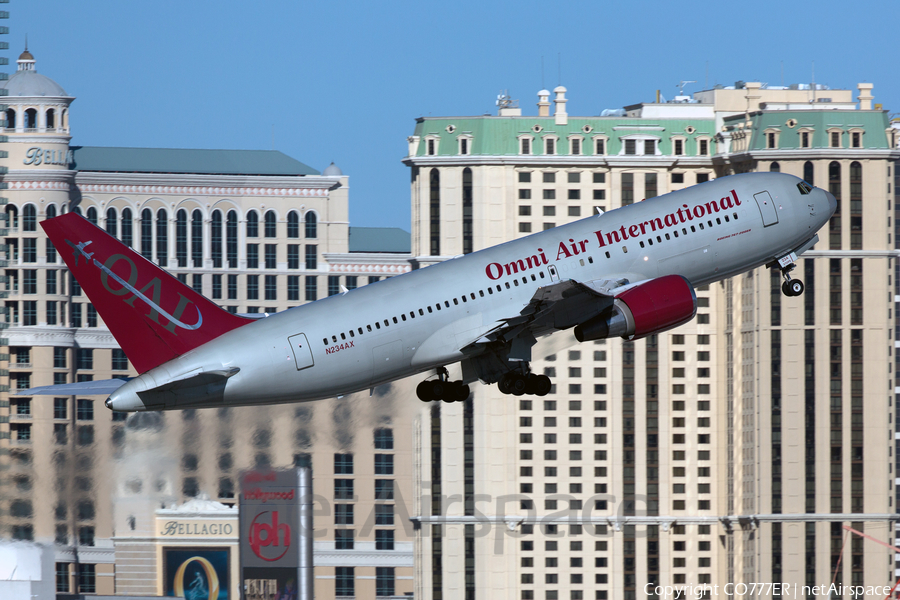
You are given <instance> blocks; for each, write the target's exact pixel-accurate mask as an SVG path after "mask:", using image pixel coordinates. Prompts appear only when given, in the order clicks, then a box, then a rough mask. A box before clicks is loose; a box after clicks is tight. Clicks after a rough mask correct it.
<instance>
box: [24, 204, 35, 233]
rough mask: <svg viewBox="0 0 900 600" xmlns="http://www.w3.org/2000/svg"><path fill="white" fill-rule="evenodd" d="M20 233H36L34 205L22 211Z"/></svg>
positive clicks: (27, 206)
mask: <svg viewBox="0 0 900 600" xmlns="http://www.w3.org/2000/svg"><path fill="white" fill-rule="evenodd" d="M22 231H37V211H36V209H35V208H34V204H28V205H26V206H25V208H23V209H22Z"/></svg>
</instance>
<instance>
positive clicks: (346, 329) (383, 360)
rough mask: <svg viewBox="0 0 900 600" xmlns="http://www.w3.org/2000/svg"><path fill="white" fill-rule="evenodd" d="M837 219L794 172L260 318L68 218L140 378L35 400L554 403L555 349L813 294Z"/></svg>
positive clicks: (724, 183)
mask: <svg viewBox="0 0 900 600" xmlns="http://www.w3.org/2000/svg"><path fill="white" fill-rule="evenodd" d="M836 207H837V203H836V201H835V199H834V196H832V195H831V194H830V193H828V192H826V191H825V190H822V189H819V188H814V187H812V186H811V185H809V184H808V183H806V182H804V181H802V180H801V179H798V178H797V177H794V176H792V175H787V174H782V173H753V174H742V175H734V176H730V177H723V178H720V179H716V180H714V181H711V182H708V183H704V184H701V185H697V186H694V187H691V188H689V189H685V190H680V191H677V192H672V193H670V194H666V195H664V196H659V197H656V198H652V199H649V200H645V201H643V202H639V203H637V204H633V205H630V206H626V207H623V208H620V209H617V210H613V211H610V212H607V213H604V214H599V215H595V216H591V217H588V218H586V219H581V220H579V221H577V222H574V223H570V224H568V225H563V226H560V227H556V228H555V229H550V230H547V231H543V232H540V233H536V234H533V235H530V236H528V237H525V238H522V239H518V240H515V241H512V242H508V243H505V244H501V245H499V246H495V247H492V248H488V249H486V250H481V251H479V252H474V253H472V254H468V255H465V256H461V257H458V258H455V259H452V260H448V261H445V262H442V263H440V264H436V265H434V266H431V267H428V268H424V269H420V270H416V271H413V272H411V273H407V274H405V275H401V276H397V277H392V278H390V279H386V280H383V281H380V282H377V283H375V284H370V285H367V286H365V287H362V288H359V289H356V290H352V291H349V292H345V293H343V294H340V295H336V296H331V297H329V298H324V299H322V300H319V301H317V302H312V303H310V304H305V305H303V306H299V307H296V308H292V309H290V310H286V311H284V312H280V313H277V314H274V315H271V316H268V317H264V318H258V319H250V318H245V317H241V316H238V315H234V314H231V313H228V312H227V311H225V310H223V309H222V308H220V307H219V306H217V305H216V304H215V303H213V302H211V301H210V300H208V299H206V298H204V297H203V296H201V295H200V294H198V293H197V292H195V291H194V290H193V289H191V288H190V287H188V286H186V285H184V284H182V283H181V282H179V281H178V280H177V279H176V278H174V277H172V276H171V275H169V274H168V273H166V272H165V271H163V270H162V269H160V268H159V267H157V266H156V265H154V264H153V263H151V262H150V261H148V260H146V259H145V258H143V257H142V256H141V255H140V254H138V253H136V252H135V251H134V250H132V249H131V248H129V247H126V246H125V245H123V244H122V243H120V242H119V241H118V240H116V239H115V238H113V237H111V236H110V235H108V234H107V233H106V232H104V231H103V230H101V229H99V228H97V227H96V226H94V225H92V224H90V223H89V222H88V221H87V220H85V219H84V218H82V217H81V216H79V215H78V214H75V213H68V214H65V215H62V216H60V217H56V218H54V219H50V220H47V221H44V222H42V223H41V225H42V226H43V228H44V230H45V231H46V233H47V235H48V236H49V237H50V239H51V240H52V242H53V244H54V245H55V246H56V248H57V249H58V250H59V252H60V254H61V255H62V256H63V258H64V260H65V261H66V264H67V265H68V267H69V269H70V270H71V272H72V274H73V275H74V277H75V278H76V279H77V280H78V282H79V283H80V284H81V287H82V288H83V289H84V291H85V292H86V293H87V295H88V297H89V298H90V300H91V302H93V304H94V306H95V307H96V309H97V311H98V312H99V313H100V315H101V317H102V318H103V320H104V322H105V323H106V325H107V326H108V327H109V329H110V331H111V332H112V334H113V335H114V336H115V338H116V340H117V341H118V343H119V345H120V346H121V348H122V349H123V350H124V351H125V354H126V355H127V356H128V358H129V359H130V360H131V362H132V364H133V365H134V366H135V369H136V370H137V371H138V373H140V375H138V376H137V377H135V378H133V379H131V380H129V381H127V382H126V381H123V380H108V381H98V382H83V383H74V384H67V385H65V386H46V387H43V388H35V389H32V390H26V391H23V392H21V393H22V394H28V395H33V394H40V393H44V394H52V395H60V394H79V395H81V394H101V393H102V394H110V396H109V398H108V400H107V401H106V406H107V407H108V408H111V409H114V410H119V411H143V410H172V409H184V408H204V407H216V406H242V405H254V404H273V403H281V402H298V401H309V400H317V399H322V398H330V397H334V396H341V395H345V394H350V393H352V392H357V391H360V390H365V389H373V388H374V387H375V386H378V385H382V384H385V383H389V382H392V381H395V380H397V379H400V378H403V377H408V376H411V375H415V374H419V373H429V376H428V378H427V379H426V380H425V381H423V382H421V383H420V384H419V385H418V387H417V390H416V391H417V395H418V396H419V398H420V399H421V400H423V401H432V400H437V399H440V400H443V401H446V402H452V401H459V400H464V399H466V398H467V397H468V396H469V393H470V390H469V386H468V384H469V383H472V382H475V381H479V380H480V381H481V382H483V383H486V384H488V383H498V384H499V387H500V389H501V390H502V391H503V392H504V393H512V394H515V395H521V394H536V395H544V394H547V393H548V392H549V391H550V387H551V382H550V379H549V378H548V377H547V376H545V375H536V374H534V373H531V372H530V369H529V361H530V360H531V349H532V347H533V346H534V345H535V344H536V343H537V340H538V339H539V338H542V337H544V336H548V335H550V334H553V333H555V332H558V331H562V330H566V329H570V328H574V333H575V337H576V339H577V340H578V341H581V342H583V341H588V340H597V339H601V338H607V337H614V336H620V337H623V338H625V339H629V340H631V339H638V338H641V337H644V336H647V335H651V334H654V333H658V332H662V331H666V330H668V329H671V328H673V327H677V326H679V325H681V324H683V323H685V322H687V321H689V320H690V319H691V318H693V316H694V314H695V313H696V307H697V299H696V296H695V294H694V287H693V286H699V285H704V284H708V283H711V282H714V281H718V280H721V279H724V278H726V277H730V276H732V275H735V274H738V273H742V272H744V271H747V270H750V269H754V268H756V267H759V266H762V265H767V266H770V267H772V268H778V269H780V270H781V272H782V274H783V277H784V285H783V286H782V289H783V291H784V293H785V294H786V295H788V296H796V295H799V294H801V293H802V292H803V284H802V282H800V281H799V280H797V279H791V277H790V274H789V273H790V271H791V269H792V268H793V267H794V262H795V261H796V259H797V256H798V255H799V254H801V253H802V252H804V251H806V250H808V249H809V248H811V247H812V246H813V244H815V243H816V242H817V241H818V236H817V235H816V232H817V230H818V229H819V228H821V227H822V226H823V225H824V224H825V223H826V222H827V221H828V219H829V218H830V217H831V215H832V214H833V213H834V211H835V209H836ZM457 363H459V367H461V368H457V367H455V366H454V370H455V371H458V372H460V373H461V375H460V379H457V380H453V381H451V380H450V378H449V373H448V371H447V369H446V367H447V366H450V365H456V364H457Z"/></svg>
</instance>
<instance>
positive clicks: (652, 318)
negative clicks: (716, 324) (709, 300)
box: [575, 275, 697, 342]
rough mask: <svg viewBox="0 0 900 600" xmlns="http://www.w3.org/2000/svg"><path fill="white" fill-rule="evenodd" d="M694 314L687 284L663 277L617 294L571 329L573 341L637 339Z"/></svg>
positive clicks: (694, 301) (691, 290)
mask: <svg viewBox="0 0 900 600" xmlns="http://www.w3.org/2000/svg"><path fill="white" fill-rule="evenodd" d="M695 314H697V295H696V294H695V293H694V288H693V287H692V286H691V284H690V282H689V281H688V280H687V279H685V278H684V277H682V276H681V275H666V276H665V277H659V278H658V279H653V280H651V281H648V282H646V283H642V284H640V285H637V286H635V287H632V288H628V289H627V290H625V291H623V292H621V293H619V294H617V295H616V297H615V299H614V300H613V304H612V306H610V307H609V308H607V309H606V310H604V311H603V312H601V313H600V314H599V315H597V316H594V317H591V318H590V319H588V320H587V321H585V322H584V323H581V324H580V325H577V326H576V327H575V339H577V340H578V341H579V342H587V341H590V340H600V339H604V338H609V337H615V336H619V337H623V338H625V339H626V340H634V339H639V338H642V337H645V336H648V335H651V334H654V333H660V332H662V331H667V330H669V329H672V328H674V327H678V326H679V325H682V324H683V323H687V322H688V321H690V320H691V319H693V318H694V315H695Z"/></svg>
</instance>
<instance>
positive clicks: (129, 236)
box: [47, 206, 134, 262]
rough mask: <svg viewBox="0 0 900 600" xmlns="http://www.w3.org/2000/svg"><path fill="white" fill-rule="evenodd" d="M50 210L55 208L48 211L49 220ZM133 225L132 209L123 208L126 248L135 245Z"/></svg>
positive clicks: (123, 233)
mask: <svg viewBox="0 0 900 600" xmlns="http://www.w3.org/2000/svg"><path fill="white" fill-rule="evenodd" d="M50 208H53V207H52V206H51V207H49V208H48V209H47V213H48V214H47V218H48V219H49V218H50V215H49V212H50ZM53 212H54V213H55V212H56V209H55V208H54V210H53ZM133 224H134V221H133V219H132V217H131V209H130V208H123V209H122V243H123V244H125V245H126V246H131V245H133V244H134V237H133V236H134V232H133V229H132V226H133ZM48 242H49V240H48ZM47 262H51V261H50V259H49V258H48V259H47ZM52 262H56V261H55V260H54V261H52Z"/></svg>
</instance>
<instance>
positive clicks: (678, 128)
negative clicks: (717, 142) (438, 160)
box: [415, 116, 716, 156]
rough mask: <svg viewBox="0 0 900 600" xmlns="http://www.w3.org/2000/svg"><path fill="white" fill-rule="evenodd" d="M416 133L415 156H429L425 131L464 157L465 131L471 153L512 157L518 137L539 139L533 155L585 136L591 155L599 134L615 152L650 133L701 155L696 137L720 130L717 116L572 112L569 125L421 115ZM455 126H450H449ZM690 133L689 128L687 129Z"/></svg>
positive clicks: (562, 149) (449, 152) (663, 146)
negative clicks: (547, 143) (553, 141)
mask: <svg viewBox="0 0 900 600" xmlns="http://www.w3.org/2000/svg"><path fill="white" fill-rule="evenodd" d="M417 121H418V122H417V123H416V130H415V135H417V136H419V138H420V142H419V147H418V150H417V152H416V156H426V155H427V143H426V141H425V138H426V136H438V137H439V138H440V143H439V144H438V148H437V156H459V146H458V145H457V139H458V138H459V136H461V135H466V134H468V135H471V136H472V141H471V147H470V148H469V154H473V155H482V156H504V155H505V156H512V155H517V154H519V136H522V135H527V136H531V137H532V138H533V139H534V143H533V144H532V148H531V154H532V155H537V156H539V155H541V154H543V153H544V144H543V142H542V138H543V137H545V136H548V135H553V136H556V137H557V138H558V139H559V145H558V147H557V149H556V154H568V153H569V150H568V141H567V139H568V137H569V136H570V135H578V136H581V138H582V140H583V143H582V150H581V154H582V155H586V156H590V155H591V154H593V153H594V148H593V143H592V139H593V138H594V136H597V135H603V136H606V137H607V139H608V141H607V145H606V149H605V150H606V152H605V153H606V154H607V155H615V154H618V153H619V150H620V149H621V148H622V141H621V140H620V138H621V137H623V136H628V135H632V134H649V135H652V136H654V137H656V136H658V137H659V138H660V141H659V151H660V153H662V154H672V149H671V145H672V141H671V136H673V135H679V136H681V137H683V138H684V139H685V142H686V143H685V148H684V152H685V154H686V155H688V156H691V155H696V154H697V151H696V143H697V142H696V138H697V137H705V138H710V137H712V136H714V135H715V133H716V124H715V120H714V119H650V118H635V117H572V116H570V117H569V118H568V123H567V124H566V125H557V124H556V122H555V118H554V117H552V116H550V117H494V116H484V117H424V118H421V119H418V120H417ZM448 129H450V131H448ZM688 132H690V133H688Z"/></svg>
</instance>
